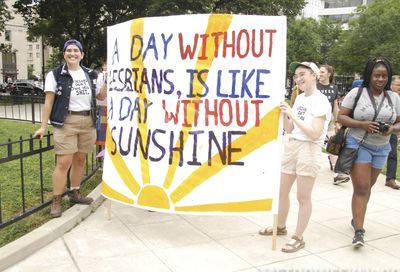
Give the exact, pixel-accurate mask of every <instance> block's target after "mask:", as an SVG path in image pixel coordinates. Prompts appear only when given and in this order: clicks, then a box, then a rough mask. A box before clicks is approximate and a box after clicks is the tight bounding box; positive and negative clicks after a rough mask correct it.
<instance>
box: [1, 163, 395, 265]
mask: <svg viewBox="0 0 400 272" xmlns="http://www.w3.org/2000/svg"><path fill="white" fill-rule="evenodd" d="M323 166H324V167H323V169H322V170H321V173H320V175H319V176H318V179H317V183H316V186H315V188H314V192H313V213H312V216H311V221H310V224H309V226H308V228H307V230H306V232H305V234H304V240H305V242H306V247H305V248H304V249H302V250H300V251H299V252H296V253H292V254H287V253H282V252H281V251H280V248H281V247H282V245H283V244H284V243H285V242H286V241H287V240H288V238H289V237H290V236H285V237H278V240H277V250H276V251H273V250H272V249H271V237H264V236H260V235H258V234H257V232H258V230H259V229H261V228H263V227H265V226H267V225H271V224H272V215H246V216H227V217H216V216H183V215H171V214H163V213H158V212H148V211H146V210H141V209H136V208H132V207H128V206H125V205H122V204H118V203H115V202H113V203H112V217H111V220H108V219H107V209H106V203H107V201H106V202H104V203H103V204H102V205H101V206H100V207H99V208H98V209H97V210H96V211H95V212H94V213H93V214H91V215H90V216H89V217H88V218H87V219H86V220H84V221H83V222H81V223H80V224H79V225H77V226H76V227H75V228H73V229H72V230H71V231H70V232H67V233H65V234H64V235H62V236H61V237H59V238H57V239H56V240H54V241H53V242H51V243H50V244H48V245H47V246H45V247H44V248H42V249H40V250H38V251H37V252H35V253H34V254H32V255H31V256H29V257H28V258H26V259H24V260H23V261H21V262H19V263H17V264H15V265H14V266H12V267H10V268H9V269H7V270H5V271H8V272H11V271H29V272H32V271H41V272H42V271H68V272H72V271H82V272H86V271H96V272H100V271H140V272H144V271H156V272H163V271H169V272H171V271H173V272H180V271H182V272H187V271H202V272H203V271H204V272H210V271H218V272H223V271H243V272H255V271H285V270H291V271H302V270H309V271H310V269H313V271H317V270H318V271H340V270H344V269H347V270H350V269H351V270H356V269H357V271H400V191H396V190H393V189H391V188H388V187H385V186H384V176H380V177H379V179H378V182H377V184H376V186H375V187H374V188H373V192H372V195H371V200H370V203H369V206H368V212H367V217H366V223H365V229H366V234H365V239H366V246H365V247H364V248H361V249H359V250H355V249H353V247H352V246H351V240H352V236H353V231H352V229H351V227H350V219H351V209H350V201H351V194H352V186H351V183H346V184H342V185H339V186H334V185H332V179H333V178H332V173H331V172H330V171H329V168H328V167H329V164H328V162H327V161H326V162H323ZM295 198H296V195H295V187H294V188H293V192H292V199H293V201H292V207H291V212H290V214H289V218H288V229H289V233H291V232H293V230H294V226H295V222H296V213H297V212H296V210H297V201H296V199H295ZM52 221H53V220H52Z"/></svg>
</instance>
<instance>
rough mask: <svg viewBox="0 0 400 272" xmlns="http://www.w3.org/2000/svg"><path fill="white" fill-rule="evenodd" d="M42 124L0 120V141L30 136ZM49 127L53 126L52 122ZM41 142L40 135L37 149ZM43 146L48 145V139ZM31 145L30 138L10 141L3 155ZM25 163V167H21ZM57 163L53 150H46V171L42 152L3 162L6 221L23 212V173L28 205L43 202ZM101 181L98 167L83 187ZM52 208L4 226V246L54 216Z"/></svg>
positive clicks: (0, 186)
mask: <svg viewBox="0 0 400 272" xmlns="http://www.w3.org/2000/svg"><path fill="white" fill-rule="evenodd" d="M39 127H40V124H32V123H30V122H24V121H13V120H0V144H2V143H7V142H8V141H9V139H11V140H12V141H16V140H18V139H19V137H20V136H21V137H22V139H26V138H29V137H30V135H31V134H33V133H34V132H35V131H36V130H37V129H38V128H39ZM48 128H49V130H51V129H52V127H51V126H49V127H48ZM39 142H40V141H39V140H36V139H35V140H34V141H33V146H32V147H33V149H35V148H38V147H39ZM50 144H53V143H50ZM43 146H45V144H44V143H43ZM30 147H31V146H30V143H29V141H27V142H24V143H23V144H22V145H21V144H19V143H14V144H12V143H10V144H8V145H5V146H4V145H3V146H0V158H4V157H7V156H8V154H9V153H10V152H11V153H12V154H19V153H21V150H22V152H27V151H29V150H30ZM21 163H22V164H23V167H21ZM89 164H90V163H89ZM54 165H55V156H54V151H53V150H50V151H46V152H44V153H42V166H43V167H42V169H43V171H42V172H41V171H40V154H35V155H32V156H29V157H27V158H24V159H22V160H20V159H18V160H14V161H10V162H6V163H2V164H0V199H1V202H0V204H1V206H0V208H1V216H2V221H6V220H8V219H10V218H11V217H13V216H16V215H18V214H19V213H21V212H22V193H21V184H22V179H21V173H23V176H24V181H23V184H24V188H25V206H26V207H27V209H29V208H31V207H34V206H37V205H38V204H40V203H41V194H40V192H41V187H42V186H43V193H44V195H43V199H44V201H47V200H49V199H51V197H52V181H51V175H52V173H53V170H54ZM89 167H90V166H89ZM90 169H91V168H90ZM41 176H42V180H43V182H42V184H40V179H41ZM100 182H101V171H98V172H97V173H96V174H95V175H94V176H93V177H92V178H91V179H90V180H89V181H88V182H86V183H85V185H84V186H83V187H82V192H83V193H84V194H87V193H89V192H90V191H91V190H93V189H94V188H95V187H96V186H97V185H98V184H99V183H100ZM63 207H64V209H67V208H68V207H69V204H68V201H67V200H64V202H63ZM49 211H50V207H47V208H45V209H43V210H42V211H40V212H37V213H35V214H34V215H31V216H29V217H27V218H25V219H23V220H21V221H19V222H17V223H14V224H12V225H10V226H7V227H5V228H3V229H0V246H3V245H4V244H7V243H9V242H11V241H13V240H15V239H17V238H18V237H21V236H22V235H24V234H26V233H27V232H29V231H31V230H33V229H35V228H37V227H38V226H40V225H42V224H43V223H45V222H47V221H48V220H50V217H49V215H48V214H49Z"/></svg>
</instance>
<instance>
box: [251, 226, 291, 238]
mask: <svg viewBox="0 0 400 272" xmlns="http://www.w3.org/2000/svg"><path fill="white" fill-rule="evenodd" d="M273 230H274V229H273V227H268V228H266V229H263V230H260V231H258V234H260V235H266V236H271V235H272V234H273ZM286 234H287V229H286V227H282V228H280V227H277V230H276V235H286Z"/></svg>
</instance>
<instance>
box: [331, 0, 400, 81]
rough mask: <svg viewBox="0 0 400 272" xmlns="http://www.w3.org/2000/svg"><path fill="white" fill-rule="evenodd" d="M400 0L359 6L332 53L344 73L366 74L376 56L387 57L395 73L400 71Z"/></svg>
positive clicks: (388, 0)
mask: <svg viewBox="0 0 400 272" xmlns="http://www.w3.org/2000/svg"><path fill="white" fill-rule="evenodd" d="M399 10H400V1H398V0H380V1H373V2H372V3H370V4H369V5H367V6H361V7H359V8H358V9H357V12H356V16H354V18H353V19H352V20H350V22H349V29H348V30H347V31H345V32H344V33H343V34H342V35H341V36H340V39H339V43H338V44H337V45H336V46H335V47H334V48H333V50H332V51H331V52H330V55H331V56H332V59H335V65H336V66H337V67H338V68H339V69H340V71H342V72H344V73H354V72H357V73H362V71H363V69H364V65H365V63H366V62H367V60H368V59H370V58H372V57H378V56H385V57H387V58H388V59H389V60H390V61H391V63H392V65H393V68H394V71H395V73H399V71H400V50H399V48H398V42H399V40H400V32H399V31H398V26H399V25H400V13H399V12H398V11H399Z"/></svg>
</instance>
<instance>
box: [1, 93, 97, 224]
mask: <svg viewBox="0 0 400 272" xmlns="http://www.w3.org/2000/svg"><path fill="white" fill-rule="evenodd" d="M43 102H44V97H42V96H33V95H23V96H11V95H0V119H13V120H21V121H29V122H32V123H35V122H40V121H41V112H42V109H43ZM52 149H54V144H53V135H52V134H50V133H49V132H48V133H47V135H45V137H43V139H42V140H39V139H36V138H33V137H32V136H31V137H29V138H27V139H23V138H22V137H20V138H19V139H18V140H14V141H13V140H11V139H9V140H8V141H7V142H6V143H3V144H0V229H2V228H4V227H6V226H8V225H11V224H13V223H15V222H17V221H19V220H21V219H23V218H25V217H27V216H29V215H31V214H33V213H35V212H37V211H39V210H41V209H43V208H45V207H46V206H48V205H49V204H50V203H51V200H52V187H53V186H52V179H51V176H52V172H53V170H54V165H55V163H56V156H55V155H54V153H53V152H48V151H51V150H52ZM99 167H100V163H99V162H98V160H97V159H96V150H95V149H93V151H92V153H91V154H88V156H87V157H86V165H85V175H84V179H83V180H82V183H84V182H85V181H87V180H88V179H89V178H90V177H91V176H93V174H94V173H95V172H96V171H97V170H98V169H99Z"/></svg>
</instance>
